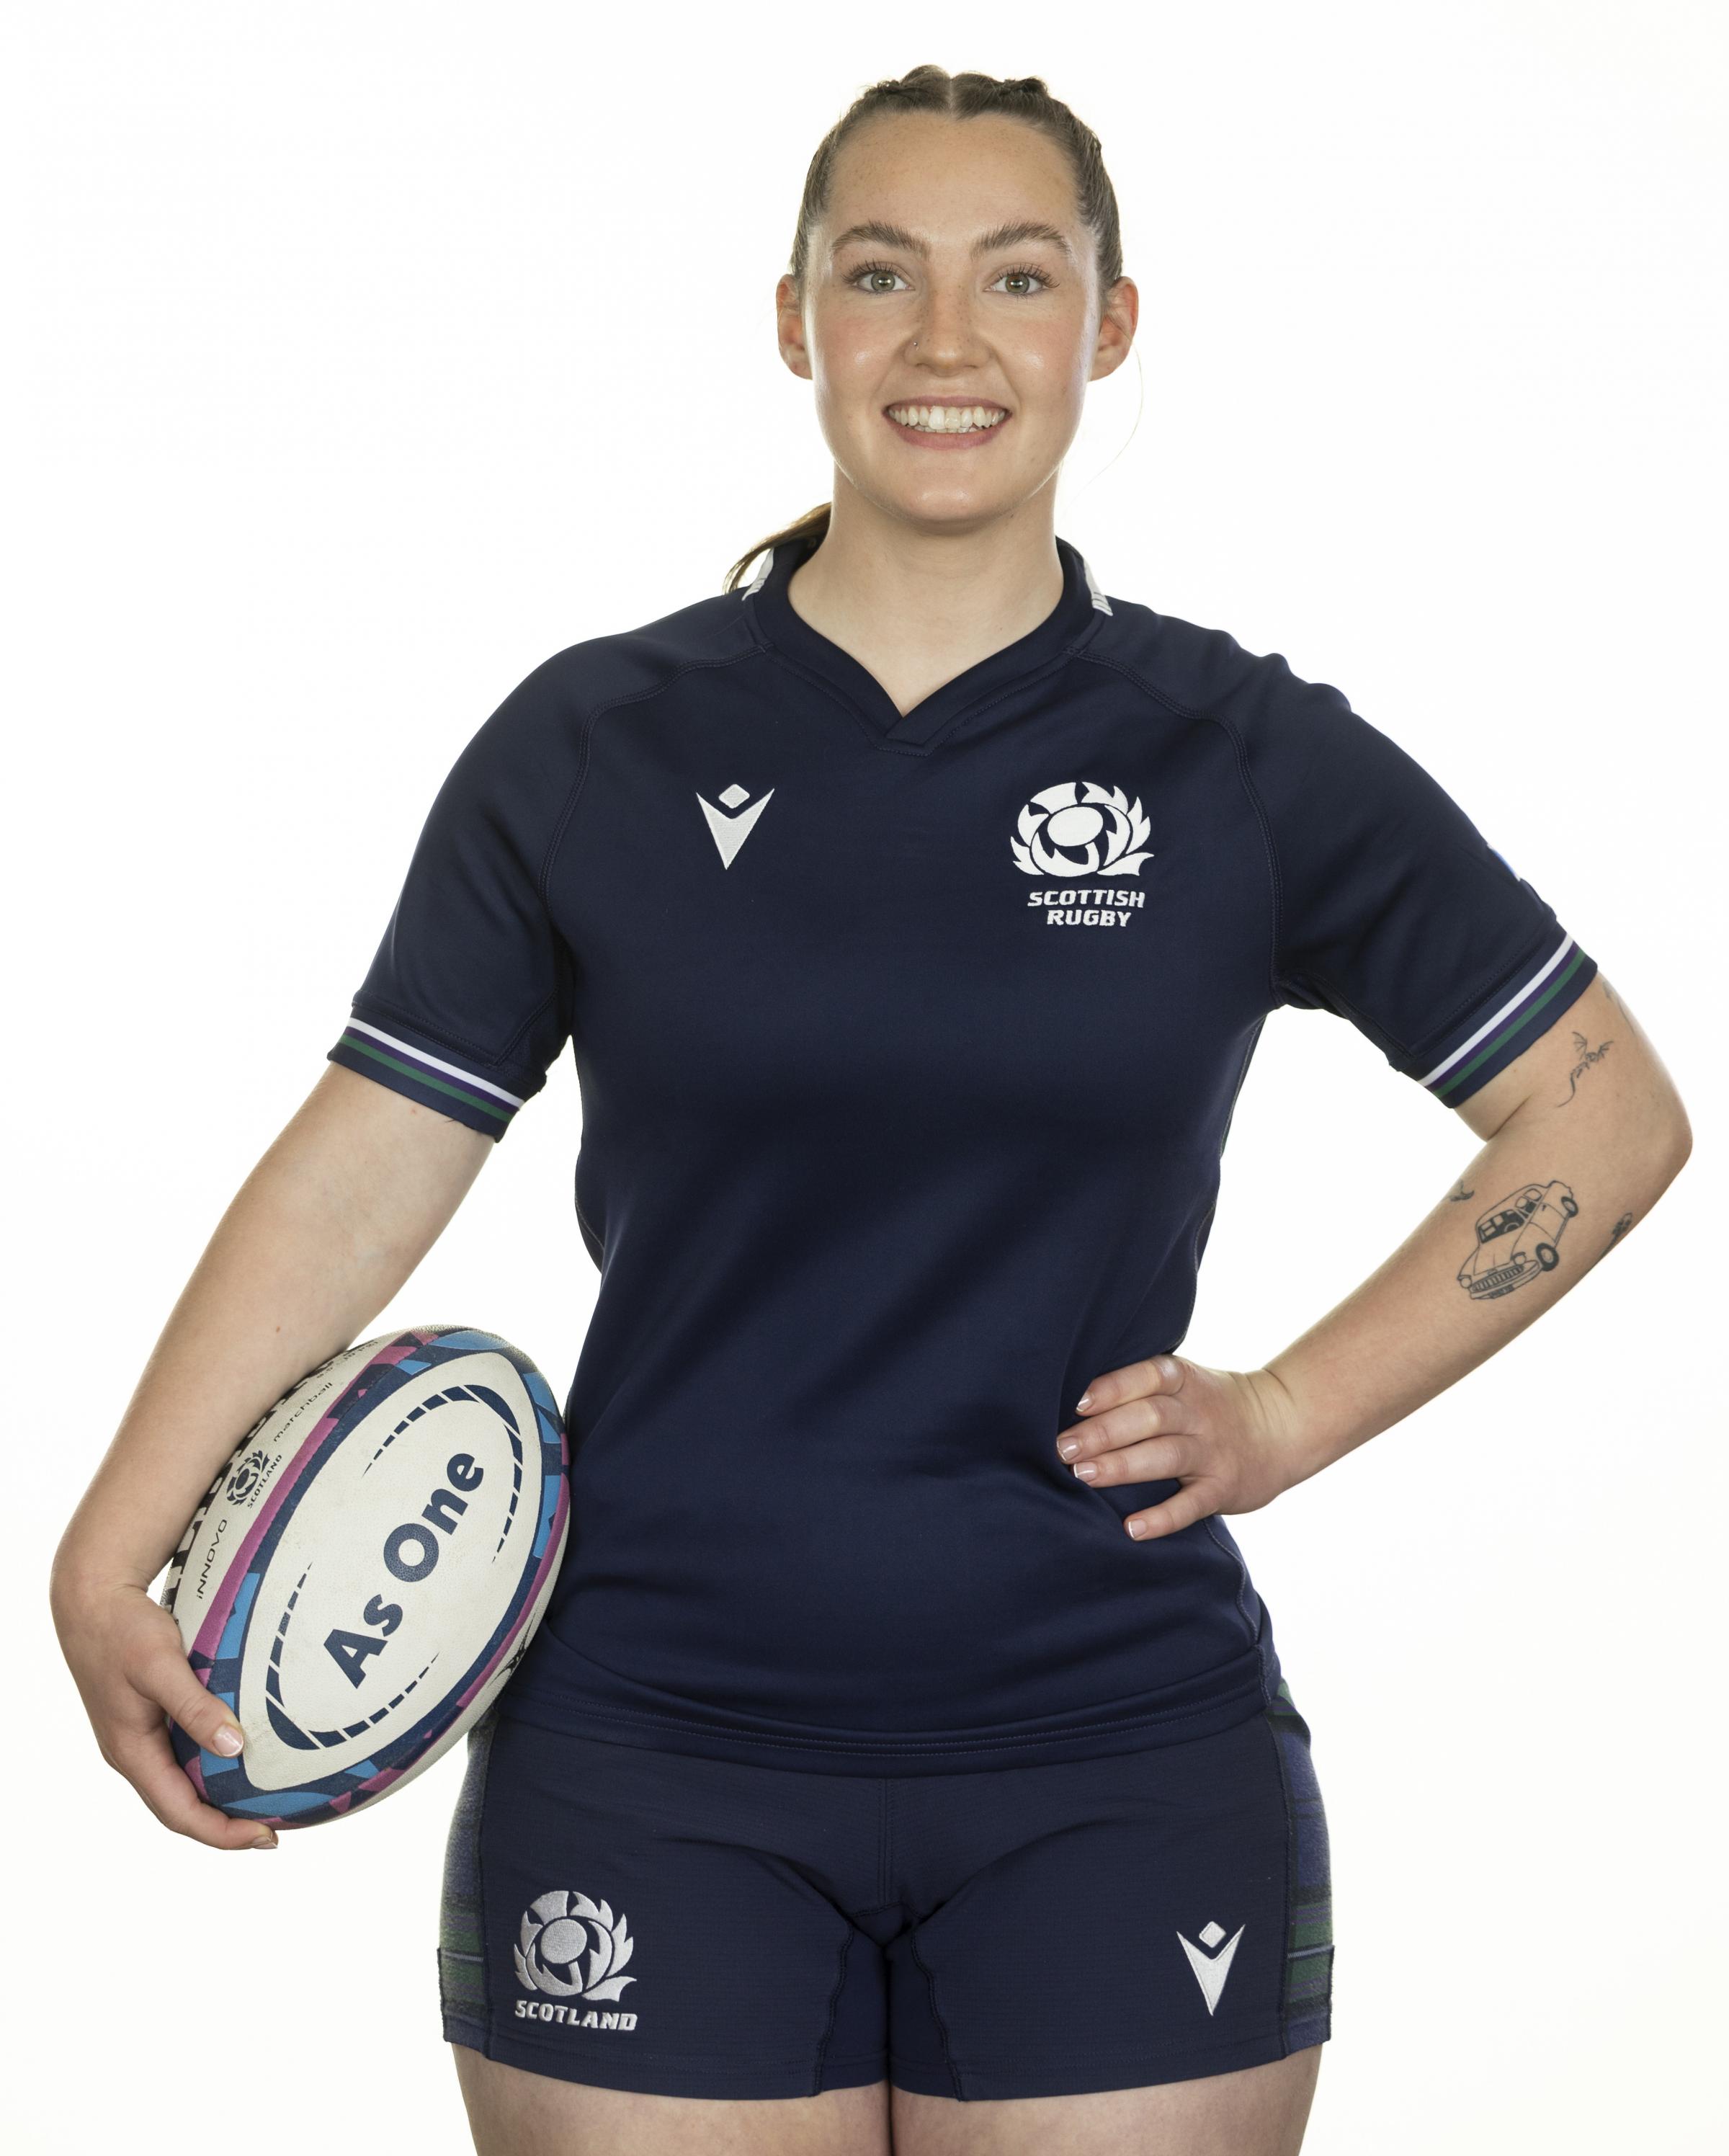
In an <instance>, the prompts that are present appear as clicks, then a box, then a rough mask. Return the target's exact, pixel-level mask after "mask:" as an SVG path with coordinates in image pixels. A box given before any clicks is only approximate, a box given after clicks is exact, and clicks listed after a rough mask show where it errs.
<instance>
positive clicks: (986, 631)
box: [787, 472, 1063, 715]
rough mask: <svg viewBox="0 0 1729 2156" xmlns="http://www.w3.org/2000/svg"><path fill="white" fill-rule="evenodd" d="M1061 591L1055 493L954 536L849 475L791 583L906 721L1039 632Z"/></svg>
mask: <svg viewBox="0 0 1729 2156" xmlns="http://www.w3.org/2000/svg"><path fill="white" fill-rule="evenodd" d="M1062 595H1063V568H1062V562H1061V561H1060V560H1059V557H1058V554H1057V550H1056V536H1055V530H1054V523H1053V502H1052V490H1051V489H1049V488H1048V487H1047V488H1044V489H1043V490H1041V491H1040V492H1039V494H1037V495H1034V497H1033V499H1032V500H1030V501H1029V502H1026V503H1024V504H1023V505H1022V506H1021V507H1020V509H1019V510H1018V511H1015V512H1014V513H1013V515H1011V516H1001V517H998V518H995V519H993V521H991V522H990V523H988V524H983V525H967V526H958V525H957V526H954V527H952V528H951V529H948V530H944V529H943V528H941V526H930V525H918V524H913V523H910V522H908V521H906V519H904V518H900V517H895V516H886V515H885V514H884V513H883V512H882V511H880V510H879V509H878V508H877V507H876V506H875V505H874V504H873V503H870V502H868V501H866V500H864V497H863V496H862V495H858V494H856V493H854V491H853V490H851V489H850V488H849V487H848V486H847V485H846V484H845V482H844V480H842V479H841V477H840V475H839V473H838V472H837V473H836V475H835V490H834V511H833V515H832V516H831V519H830V521H829V531H828V534H827V536H826V537H825V538H824V539H823V543H822V545H821V546H820V547H818V549H817V551H816V552H815V553H814V554H813V556H812V557H811V558H810V560H809V561H808V562H806V563H805V564H804V566H803V567H802V568H800V569H799V570H798V572H796V573H795V574H794V576H793V578H792V581H791V582H790V583H788V586H787V598H788V603H790V604H791V605H792V607H793V609H794V611H795V612H796V613H798V614H799V615H800V616H801V617H802V619H804V620H805V621H807V622H808V623H809V624H810V626H811V627H812V628H813V629H816V630H817V631H818V633H819V634H822V635H823V636H826V637H827V638H829V640H830V641H831V642H832V643H834V644H839V646H840V647H841V649H843V650H844V651H846V652H849V653H850V654H851V655H852V656H853V657H854V659H856V660H858V661H859V665H861V666H864V668H865V669H866V670H868V671H869V672H870V673H872V674H874V675H875V676H876V678H877V680H879V681H880V682H881V684H882V685H883V687H884V688H885V690H887V692H888V694H889V695H890V697H892V698H893V700H894V702H895V708H896V710H898V711H900V712H901V713H902V714H903V715H904V714H905V713H906V712H907V711H911V709H912V707H913V706H914V705H915V704H917V703H919V702H921V701H922V700H923V699H924V698H925V697H926V696H930V695H931V694H932V692H933V691H934V690H937V689H940V688H941V686H942V685H943V684H944V683H945V682H947V681H951V680H953V679H954V677H955V675H957V674H959V673H962V672H963V671H964V670H966V669H967V667H968V666H972V665H976V664H977V662H978V661H979V660H983V659H987V658H988V657H989V656H990V654H992V653H993V651H1000V650H1001V649H1003V646H1004V645H1005V644H1012V643H1013V642H1014V640H1015V639H1016V638H1018V637H1021V636H1024V635H1026V634H1028V633H1029V631H1030V630H1032V629H1036V628H1037V627H1038V626H1039V623H1040V622H1041V621H1043V620H1044V618H1045V616H1046V615H1047V614H1049V613H1051V612H1052V610H1053V609H1054V608H1055V606H1056V604H1057V603H1058V601H1059V599H1060V598H1061V597H1062Z"/></svg>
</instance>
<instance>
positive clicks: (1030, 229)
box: [831, 218, 1075, 262]
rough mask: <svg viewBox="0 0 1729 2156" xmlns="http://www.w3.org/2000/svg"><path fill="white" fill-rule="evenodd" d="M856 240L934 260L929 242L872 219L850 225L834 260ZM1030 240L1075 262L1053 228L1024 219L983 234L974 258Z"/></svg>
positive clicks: (974, 245)
mask: <svg viewBox="0 0 1729 2156" xmlns="http://www.w3.org/2000/svg"><path fill="white" fill-rule="evenodd" d="M855 239H870V240H875V242H876V244H877V245H878V246H879V247H899V248H901V249H904V250H905V251H906V253H907V254H916V255H918V256H919V257H920V258H921V259H922V260H924V261H926V262H928V261H929V260H930V259H931V246H930V242H929V241H928V240H924V239H919V238H917V237H916V234H912V233H911V232H909V231H907V229H906V227H905V226H904V225H899V224H885V223H883V222H882V221H881V220H880V218H870V220H869V221H868V222H867V223H864V224H849V226H848V227H847V228H846V230H845V231H844V232H843V233H842V234H840V236H839V239H836V241H835V243H834V248H833V249H832V250H831V259H832V256H833V255H836V254H839V252H840V250H841V249H842V248H843V247H845V246H846V245H847V244H849V242H850V241H853V240H855ZM1029 240H1034V241H1038V242H1039V243H1040V244H1043V245H1044V246H1046V247H1054V248H1057V249H1059V250H1060V251H1061V253H1062V254H1064V255H1065V257H1066V258H1067V259H1068V260H1070V262H1072V261H1073V260H1074V259H1075V250H1074V249H1072V248H1071V247H1070V244H1069V243H1068V241H1067V240H1066V239H1065V238H1064V237H1063V235H1062V234H1061V233H1060V232H1059V231H1058V230H1057V228H1056V227H1055V226H1054V224H1040V223H1038V222H1037V221H1036V220H1034V219H1030V218H1027V219H1023V220H1022V221H1021V222H1020V223H1015V224H999V225H998V226H997V227H996V228H995V230H994V231H991V232H987V233H982V234H980V236H979V237H978V238H977V239H975V240H974V241H973V243H972V253H973V254H975V255H979V254H996V253H997V252H998V249H1001V248H1004V247H1019V246H1022V245H1024V244H1025V243H1026V242H1027V241H1029Z"/></svg>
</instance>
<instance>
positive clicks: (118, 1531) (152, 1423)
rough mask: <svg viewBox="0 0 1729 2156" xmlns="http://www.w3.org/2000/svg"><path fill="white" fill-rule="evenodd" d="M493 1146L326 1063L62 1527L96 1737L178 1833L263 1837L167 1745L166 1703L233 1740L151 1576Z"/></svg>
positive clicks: (63, 1635) (198, 1734) (243, 1841)
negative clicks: (204, 1787) (256, 1434)
mask: <svg viewBox="0 0 1729 2156" xmlns="http://www.w3.org/2000/svg"><path fill="white" fill-rule="evenodd" d="M493 1143H494V1141H493V1139H492V1138H491V1137H490V1136H488V1135H485V1134H484V1133H482V1132H479V1131H475V1130H472V1129H469V1127H467V1126H465V1125H464V1124H463V1123H459V1122H455V1121H454V1119H452V1118H451V1117H449V1116H442V1115H439V1114H437V1113H435V1112H434V1111H432V1110H430V1109H428V1108H424V1107H422V1106H419V1105H418V1103H417V1102H416V1101H411V1100H409V1099H407V1098H406V1097H405V1096H403V1095H402V1094H401V1093H398V1092H395V1091H391V1090H390V1089H389V1088H388V1087H387V1086H381V1085H377V1084H374V1083H373V1081H372V1080H371V1079H369V1078H363V1077H362V1076H361V1075H359V1074H358V1073H357V1072H356V1071H352V1070H344V1069H342V1068H341V1066H340V1065H335V1064H332V1065H331V1066H330V1068H329V1069H327V1070H326V1071H325V1073H324V1074H323V1075H322V1076H321V1078H320V1079H319V1081H318V1083H317V1084H316V1086H314V1087H313V1089H312V1091H311V1092H310V1094H309V1095H308V1096H307V1097H306V1099H305V1102H304V1103H303V1104H302V1106H300V1109H299V1110H298V1111H297V1112H296V1113H295V1116H294V1117H293V1118H292V1120H291V1121H290V1122H289V1123H288V1124H287V1126H286V1127H285V1129H284V1130H283V1132H282V1134H281V1136H280V1137H278V1138H277V1139H276V1141H275V1142H274V1144H273V1145H272V1146H271V1147H270V1148H269V1151H268V1152H266V1153H265V1154H264V1157H263V1158H262V1159H260V1161H259V1163H258V1165H257V1167H256V1168H254V1169H253V1171H252V1173H251V1174H250V1175H249V1176H248V1178H246V1181H245V1182H244V1183H243V1184H242V1185H241V1187H240V1188H239V1191H238V1192H237V1193H236V1194H235V1196H234V1199H233V1203H232V1204H230V1205H229V1206H228V1210H227V1211H226V1212H225V1213H224V1214H223V1216H222V1219H221V1220H220V1221H219V1222H218V1224H217V1228H216V1231H215V1233H214V1234H213V1235H212V1237H211V1239H210V1241H209V1244H208V1247H207V1248H206V1250H205V1251H204V1254H203V1257H202V1258H201V1259H200V1260H198V1265H197V1266H196V1267H195V1268H194V1270H193V1272H192V1277H191V1279H190V1280H189V1281H187V1285H186V1286H185V1288H184V1290H183V1291H182V1294H181V1296H180V1299H179V1301H177V1303H176V1304H175V1306H174V1308H173V1310H172V1312H171V1313H170V1316H169V1318H168V1322H167V1324H166V1325H165V1326H164V1327H163V1328H162V1336H161V1337H160V1338H159V1339H158V1340H157V1342H156V1347H155V1348H154V1349H153V1350H152V1352H151V1356H150V1359H149V1361H148V1362H147V1363H146V1365H145V1368H144V1373H143V1375H142V1376H141V1378H139V1380H138V1383H137V1387H136V1389H135V1391H134V1393H133V1394H132V1398H131V1402H130V1403H129V1404H128V1406H127V1408H126V1413H125V1414H124V1415H123V1416H122V1417H121V1423H120V1427H119V1429H118V1430H117V1431H116V1432H115V1436H114V1440H113V1441H112V1443H111V1444H110V1445H109V1448H108V1450H107V1452H106V1453H105V1455H104V1456H103V1459H102V1460H101V1462H100V1465H99V1466H98V1467H97V1469H96V1471H95V1475H94V1476H93V1477H92V1478H91V1481H90V1486H89V1488H88V1489H87V1490H86V1491H85V1494H84V1496H83V1498H82V1499H81V1500H80V1503H79V1507H78V1509H77V1511H76V1512H74V1514H73V1515H72V1517H71V1520H70V1521H69V1522H68V1525H67V1527H66V1531H65V1532H64V1535H63V1536H62V1537H61V1538H60V1543H59V1548H58V1549H57V1551H56V1552H55V1554H54V1568H53V1575H52V1581H51V1587H50V1599H51V1602H52V1605H53V1609H54V1625H55V1629H56V1630H57V1631H58V1632H59V1638H60V1645H61V1649H62V1650H63V1652H64V1655H65V1656H66V1660H67V1662H68V1663H69V1666H70V1667H71V1671H72V1674H73V1676H74V1678H75V1679H76V1680H77V1683H78V1688H79V1691H80V1694H81V1695H82V1697H83V1699H84V1703H85V1710H86V1712H88V1713H89V1715H90V1722H91V1726H92V1727H93V1728H94V1729H95V1735H96V1742H97V1744H98V1745H99V1746H100V1749H101V1753H102V1756H103V1758H105V1759H106V1760H107V1762H108V1763H109V1765H110V1767H113V1768H115V1769H116V1771H117V1772H119V1773H120V1774H124V1775H125V1776H126V1779H127V1780H128V1781H129V1782H131V1784H132V1786H133V1788H134V1789H136V1790H137V1792H138V1794H139V1795H140V1796H141V1797H142V1798H143V1799H144V1801H145V1803H146V1804H148V1805H149V1806H150V1808H151V1810H152V1811H153V1812H154V1813H155V1814H156V1817H157V1818H158V1819H159V1820H162V1824H163V1825H165V1826H167V1827H172V1829H173V1830H175V1831H176V1832H177V1833H180V1834H185V1835H191V1836H192V1839H193V1840H196V1841H204V1842H208V1843H209V1844H210V1845H211V1846H212V1847H213V1848H217V1849H250V1848H271V1847H274V1844H275V1836H274V1834H272V1833H271V1832H270V1831H269V1830H268V1829H265V1830H263V1831H262V1832H261V1831H260V1830H259V1825H258V1823H257V1822H256V1821H255V1820H239V1819H232V1818H230V1817H229V1816H228V1814H227V1813H225V1812H221V1811H218V1810H217V1809H216V1808H215V1807H214V1806H213V1805H211V1804H205V1803H204V1802H203V1801H202V1799H200V1798H199V1796H198V1793H197V1791H196V1790H195V1789H193V1787H192V1782H191V1780H190V1779H188V1777H187V1774H186V1773H185V1771H184V1769H183V1768H182V1767H181V1766H180V1764H179V1763H178V1762H177V1760H176V1758H175V1757H174V1754H173V1751H172V1748H171V1746H170V1744H169V1742H168V1733H167V1727H166V1724H165V1722H164V1720H163V1717H164V1715H165V1714H167V1715H172V1717H173V1718H174V1720H175V1721H176V1722H178V1723H179V1724H180V1726H181V1727H182V1728H183V1729H184V1730H185V1731H186V1732H187V1734H188V1735H189V1736H191V1737H192V1738H196V1739H197V1741H198V1743H201V1744H203V1745H204V1746H205V1747H206V1748H208V1749H210V1750H213V1751H228V1752H234V1751H238V1750H239V1749H240V1746H239V1743H236V1742H235V1741H233V1740H234V1738H235V1737H237V1736H238V1734H239V1727H238V1724H236V1722H234V1719H233V1716H232V1715H231V1714H230V1713H229V1712H228V1709H227V1708H226V1707H223V1704H222V1703H221V1702H220V1701H218V1700H217V1699H215V1698H214V1697H212V1695H211V1694H210V1693H209V1692H208V1691H206V1690H205V1689H204V1687H203V1685H201V1684H200V1683H199V1682H198V1678H197V1677H196V1676H194V1675H193V1673H192V1666H191V1665H190V1664H189V1663H188V1662H187V1659H186V1655H185V1653H184V1651H183V1650H182V1645H181V1639H180V1629H179V1626H178V1625H177V1624H176V1622H175V1620H174V1619H173V1617H172V1615H171V1614H170V1613H169V1612H168V1611H167V1610H166V1609H163V1608H162V1605H161V1604H160V1603H157V1602H156V1601H154V1600H152V1599H151V1595H150V1592H149V1589H150V1585H151V1581H152V1580H154V1579H155V1578H156V1577H157V1576H158V1575H159V1574H160V1573H162V1570H163V1568H164V1567H165V1566H166V1565H167V1563H168V1561H169V1559H170V1558H172V1555H173V1553H174V1551H175V1548H176V1547H177V1544H178V1543H179V1541H180V1537H181V1536H182V1533H183V1532H185V1529H186V1525H187V1522H188V1521H189V1520H190V1519H191V1518H192V1514H193V1512H195V1510H196V1509H197V1507H198V1504H199V1502H200V1501H201V1500H202V1499H203V1496H204V1493H205V1491H207V1490H208V1488H209V1487H210V1485H211V1483H212V1482H213V1481H214V1480H215V1477H216V1472H217V1470H218V1468H219V1467H220V1466H222V1465H223V1461H224V1460H227V1459H228V1455H230V1453H232V1452H233V1449H234V1447H235V1445H238V1444H239V1441H240V1440H241V1438H242V1437H243V1436H244V1435H245V1434H246V1432H247V1431H248V1430H250V1429H251V1427H252V1426H253V1424H254V1423H255V1422H256V1421H257V1420H258V1419H259V1416H260V1415H262V1414H264V1411H265V1409H268V1408H269V1407H271V1406H273V1405H274V1404H275V1402H276V1401H277V1400H279V1399H280V1398H281V1397H282V1395H283V1394H284V1393H285V1392H286V1391H287V1390H288V1389H290V1386H292V1385H294V1384H295V1383H297V1382H298V1381H299V1380H300V1378H303V1377H304V1376H305V1374H306V1373H307V1372H308V1371H310V1370H313V1369H316V1368H317V1367H318V1365H319V1364H320V1363H324V1362H326V1361H328V1360H329V1358H331V1356H332V1355H334V1354H336V1353H339V1352H340V1351H341V1349H342V1348H344V1347H348V1346H350V1345H351V1343H352V1342H354V1341H355V1340H356V1339H357V1337H359V1336H360V1334H361V1333H362V1331H363V1329H364V1328H365V1327H367V1325H368V1324H370V1323H371V1322H372V1319H373V1318H375V1317H377V1314H378V1312H380V1311H381V1310H382V1308H383V1307H384V1306H385V1305H386V1303H387V1302H388V1301H390V1299H391V1297H392V1296H393V1295H395V1294H396V1292H397V1291H398V1289H399V1288H400V1287H401V1286H403V1283H404V1281H407V1280H408V1276H409V1275H410V1274H411V1273H413V1270H414V1268H415V1267H416V1266H417V1265H418V1264H419V1262H420V1260H421V1259H422V1258H423V1257H424V1256H425V1255H426V1253H427V1252H428V1250H430V1249H431V1248H432V1246H433V1245H434V1243H435V1242H436V1241H437V1240H438V1239H439V1235H441V1234H442V1233H443V1231H444V1228H445V1226H446V1224H448V1223H449V1219H450V1218H451V1216H452V1214H454V1212H455V1210H456V1209H457V1207H458V1206H459V1204H461V1202H462V1199H463V1198H464V1195H465V1194H466V1193H467V1191H468V1189H469V1186H470V1185H471V1184H472V1183H473V1182H474V1181H475V1178H476V1176H478V1175H479V1173H480V1168H481V1165H482V1163H484V1162H485V1159H486V1158H487V1156H488V1155H489V1154H490V1152H491V1151H492V1148H493ZM229 1732H232V1733H231V1734H230V1733H229Z"/></svg>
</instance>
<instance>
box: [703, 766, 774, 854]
mask: <svg viewBox="0 0 1729 2156" xmlns="http://www.w3.org/2000/svg"><path fill="white" fill-rule="evenodd" d="M696 798H697V799H698V800H699V801H700V802H702V813H703V814H704V816H705V818H706V819H707V820H708V828H709V835H710V837H711V838H712V839H713V840H714V842H715V844H716V846H717V847H719V849H720V852H721V867H722V868H725V869H730V868H731V865H732V860H733V856H734V855H736V853H737V851H738V850H739V848H740V847H741V845H742V844H744V842H745V840H746V839H748V838H749V837H750V835H751V833H752V831H753V830H754V829H756V824H757V818H758V817H759V816H760V815H761V814H762V811H763V810H764V809H765V808H767V806H768V804H769V803H770V802H771V801H772V799H773V798H774V788H772V786H771V787H770V788H769V789H768V791H767V793H765V794H764V795H763V796H762V799H761V800H760V801H751V797H750V795H749V794H748V793H746V791H745V789H744V788H743V787H741V786H740V785H737V784H736V783H735V784H733V785H731V786H729V787H728V788H727V789H726V792H725V793H723V794H722V795H721V803H722V806H721V807H720V808H716V806H715V804H714V803H713V802H712V801H704V800H703V797H702V796H701V794H700V793H699V794H698V795H697V797H696ZM746 801H751V805H750V807H749V808H748V809H746V808H744V803H746Z"/></svg>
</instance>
